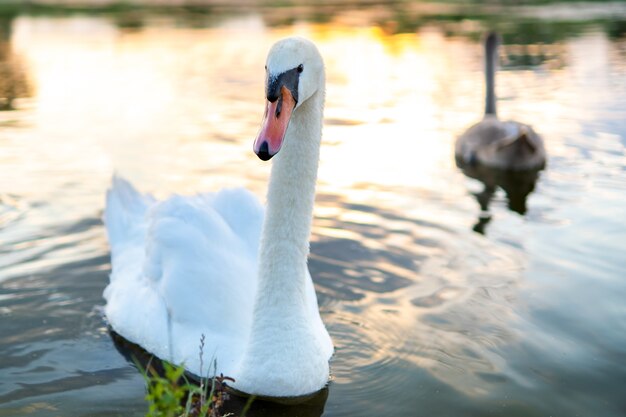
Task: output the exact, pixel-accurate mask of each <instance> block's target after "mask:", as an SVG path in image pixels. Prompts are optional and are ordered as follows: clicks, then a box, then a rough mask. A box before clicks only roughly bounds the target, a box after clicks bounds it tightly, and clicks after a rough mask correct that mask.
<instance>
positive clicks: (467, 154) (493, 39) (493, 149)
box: [455, 33, 546, 171]
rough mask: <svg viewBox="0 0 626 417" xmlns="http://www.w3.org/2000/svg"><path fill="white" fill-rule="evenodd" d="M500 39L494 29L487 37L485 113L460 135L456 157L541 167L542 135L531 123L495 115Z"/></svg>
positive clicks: (516, 168) (461, 160)
mask: <svg viewBox="0 0 626 417" xmlns="http://www.w3.org/2000/svg"><path fill="white" fill-rule="evenodd" d="M498 42H499V41H498V36H497V35H496V34H495V33H490V34H489V35H488V36H487V39H486V40H485V87H486V94H485V95H486V98H485V116H484V118H483V120H481V121H480V122H478V123H476V124H475V125H473V126H471V127H470V128H469V129H468V130H467V131H466V132H465V133H463V134H462V135H461V136H460V137H459V138H458V139H457V141H456V145H455V156H456V160H457V162H458V163H460V164H461V165H463V164H468V165H473V164H481V165H484V166H487V167H490V168H497V169H503V170H512V171H521V170H532V169H541V168H543V167H544V165H545V163H546V151H545V149H544V145H543V139H542V138H541V136H539V135H538V134H537V133H536V132H535V131H534V130H533V128H532V127H531V126H529V125H526V124H523V123H519V122H516V121H511V120H508V121H502V120H500V119H498V116H497V115H496V96H495V73H496V61H497V57H498V54H497V52H498Z"/></svg>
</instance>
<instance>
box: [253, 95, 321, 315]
mask: <svg viewBox="0 0 626 417" xmlns="http://www.w3.org/2000/svg"><path fill="white" fill-rule="evenodd" d="M323 104H324V92H323V91H318V92H316V93H315V94H314V95H313V96H312V97H310V98H309V99H308V100H307V101H306V102H304V103H302V105H301V106H300V107H299V108H298V109H296V110H295V111H294V113H293V116H292V118H291V122H290V124H289V128H288V129H287V133H286V136H285V139H284V143H283V147H282V149H281V151H280V152H279V153H278V155H276V156H275V160H274V163H273V166H272V173H271V178H270V183H269V189H268V193H267V212H266V215H265V223H264V225H263V233H262V236H261V245H260V250H259V269H258V274H259V276H258V278H259V281H258V285H259V286H258V290H257V296H256V303H255V314H256V313H261V314H262V312H266V311H268V310H273V309H274V308H275V307H276V303H279V304H281V307H282V309H283V314H284V313H286V311H284V309H285V308H290V307H291V306H294V307H297V298H298V296H299V294H300V293H302V292H303V288H304V285H305V279H306V278H307V274H306V271H307V269H306V268H307V266H306V262H307V256H308V254H309V238H310V234H311V222H312V218H313V204H314V200H315V183H316V180H317V168H318V164H319V150H320V140H321V134H322V113H323ZM302 304H303V303H300V305H302ZM266 306H267V307H268V308H265V307H266ZM293 313H295V312H293ZM255 322H258V321H257V318H256V317H255Z"/></svg>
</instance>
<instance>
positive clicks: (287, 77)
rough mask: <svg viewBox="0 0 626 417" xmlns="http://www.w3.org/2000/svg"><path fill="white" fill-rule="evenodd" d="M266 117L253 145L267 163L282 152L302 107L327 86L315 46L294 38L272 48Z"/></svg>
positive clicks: (269, 63) (266, 67) (267, 84)
mask: <svg viewBox="0 0 626 417" xmlns="http://www.w3.org/2000/svg"><path fill="white" fill-rule="evenodd" d="M265 71H266V78H265V97H266V100H267V102H266V106H265V115H264V116H263V123H262V125H261V130H260V131H259V134H258V135H257V137H256V140H255V141H254V146H253V149H254V152H255V153H256V154H257V156H258V157H259V158H261V159H262V160H264V161H267V160H269V159H270V158H271V157H273V156H274V155H276V154H277V153H278V151H279V150H280V148H281V146H282V144H283V140H284V139H285V133H286V132H287V127H288V126H289V121H290V120H291V116H292V114H293V113H294V112H297V111H298V108H299V107H300V106H301V105H302V103H304V102H306V101H307V99H309V98H310V97H311V96H312V95H313V94H315V92H316V91H318V90H319V89H320V88H323V85H324V62H323V60H322V57H321V55H320V53H319V51H318V50H317V48H316V47H315V45H314V44H313V42H311V41H309V40H307V39H304V38H300V37H291V38H286V39H283V40H280V41H278V42H276V43H275V44H274V46H272V48H271V49H270V51H269V53H268V55H267V61H266V64H265Z"/></svg>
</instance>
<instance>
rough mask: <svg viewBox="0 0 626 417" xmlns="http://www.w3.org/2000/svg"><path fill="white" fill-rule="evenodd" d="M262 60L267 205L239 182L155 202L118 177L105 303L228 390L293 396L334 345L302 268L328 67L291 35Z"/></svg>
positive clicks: (135, 337) (151, 347)
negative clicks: (221, 378) (226, 380)
mask: <svg viewBox="0 0 626 417" xmlns="http://www.w3.org/2000/svg"><path fill="white" fill-rule="evenodd" d="M265 68H266V75H265V95H266V99H267V101H266V103H265V114H264V117H263V122H262V126H261V129H260V131H259V133H258V136H257V137H256V139H255V141H254V144H253V150H254V152H255V153H256V155H257V156H258V157H259V158H260V159H261V160H264V161H266V160H269V159H271V158H274V160H273V165H272V171H271V175H270V181H269V188H268V192H267V206H266V207H265V208H263V206H262V205H261V204H260V203H259V201H258V199H257V198H256V197H255V196H254V195H253V194H252V193H251V192H249V191H247V190H245V189H243V188H237V189H224V190H221V191H218V192H214V193H205V194H198V195H194V196H188V197H184V196H178V195H174V196H172V197H170V198H168V199H166V200H164V201H157V200H156V199H155V198H153V197H152V196H151V195H148V194H141V193H139V192H138V191H136V189H135V188H134V187H133V186H132V185H131V184H130V183H129V182H127V181H125V180H123V179H122V178H119V177H114V179H113V184H112V186H111V188H110V189H109V191H108V193H107V202H106V209H105V214H104V221H105V224H106V229H107V233H108V239H109V244H110V247H111V264H112V272H111V277H110V283H109V285H108V286H107V288H106V289H105V291H104V297H105V299H106V301H107V303H106V306H105V314H106V317H107V319H108V321H109V323H110V326H111V327H112V329H113V330H114V331H115V332H116V333H118V334H120V335H121V336H123V337H124V338H126V339H128V340H129V341H131V342H133V343H136V344H138V345H140V346H141V347H143V348H144V349H146V350H147V351H149V352H151V353H152V354H154V355H156V356H157V357H159V358H160V359H163V360H166V361H169V362H173V363H176V364H184V366H185V368H186V369H187V370H188V371H189V372H191V373H193V374H195V375H197V376H206V375H207V373H208V372H209V367H211V368H212V364H213V363H214V362H215V363H216V366H217V368H216V371H217V374H220V373H223V374H224V375H227V376H229V377H232V378H234V379H235V382H234V383H232V384H231V385H232V386H233V387H234V388H235V389H236V390H239V391H242V392H244V393H248V394H255V395H261V396H268V397H297V396H303V395H308V394H311V393H314V392H317V391H319V390H320V389H322V388H323V387H324V386H325V385H326V384H327V382H328V378H329V359H330V357H331V355H332V353H333V344H332V341H331V338H330V336H329V334H328V331H327V330H326V328H325V326H324V324H323V322H322V319H321V317H320V313H319V309H318V303H317V297H316V294H315V289H314V287H313V282H312V280H311V276H310V274H309V271H308V267H307V256H308V253H309V237H310V232H311V223H312V216H313V205H314V199H315V184H316V178H317V169H318V162H319V150H320V143H321V134H322V114H323V105H324V90H325V73H324V63H323V60H322V57H321V55H320V53H319V51H318V50H317V48H316V46H315V45H314V44H313V43H312V42H310V41H308V40H306V39H304V38H299V37H291V38H287V39H284V40H281V41H279V42H277V43H276V44H274V45H273V46H272V48H271V49H270V51H269V53H268V56H267V61H266V67H265ZM203 336H204V340H205V342H204V343H205V345H204V348H203V349H202V350H203V352H204V354H205V357H204V358H202V359H200V357H199V344H200V340H201V338H202V337H203ZM210 372H213V369H211V370H210ZM211 375H212V373H211V374H210V375H209V376H211Z"/></svg>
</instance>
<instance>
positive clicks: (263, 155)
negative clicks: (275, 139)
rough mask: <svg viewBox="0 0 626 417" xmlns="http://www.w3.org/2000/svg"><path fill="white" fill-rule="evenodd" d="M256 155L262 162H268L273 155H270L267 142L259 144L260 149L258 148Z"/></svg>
mask: <svg viewBox="0 0 626 417" xmlns="http://www.w3.org/2000/svg"><path fill="white" fill-rule="evenodd" d="M256 155H257V156H258V157H259V158H260V159H261V160H262V161H269V160H270V159H271V158H272V156H273V155H270V150H269V146H268V144H267V142H263V143H262V144H261V147H260V148H259V150H258V152H257V153H256Z"/></svg>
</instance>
